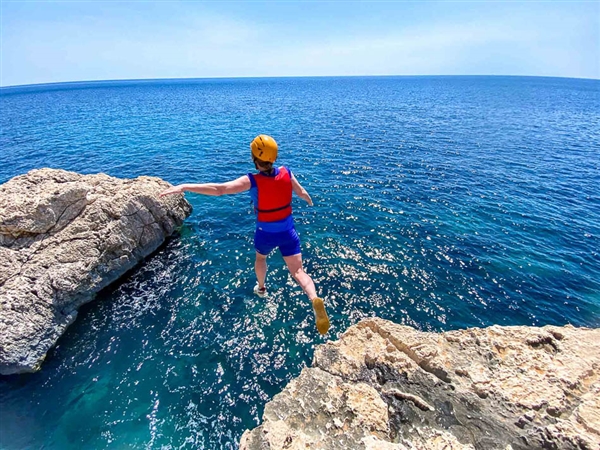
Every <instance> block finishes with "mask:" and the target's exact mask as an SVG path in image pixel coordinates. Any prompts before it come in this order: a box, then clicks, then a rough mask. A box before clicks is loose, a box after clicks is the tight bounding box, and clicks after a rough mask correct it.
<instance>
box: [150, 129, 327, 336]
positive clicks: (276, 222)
mask: <svg viewBox="0 0 600 450" xmlns="http://www.w3.org/2000/svg"><path fill="white" fill-rule="evenodd" d="M250 149H251V152H252V161H253V162H254V167H255V168H256V170H258V173H248V174H247V175H244V176H242V177H240V178H238V179H236V180H232V181H228V182H226V183H202V184H180V185H178V186H173V187H171V188H169V189H167V190H166V191H163V192H161V193H160V197H163V196H165V195H171V194H181V193H183V192H186V191H188V192H195V193H197V194H202V195H213V196H220V195H228V194H238V193H240V192H244V191H248V190H249V191H250V196H251V198H252V202H253V204H254V212H255V213H256V231H255V233H254V248H255V250H256V261H255V262H254V270H255V272H256V278H257V280H258V283H257V284H256V286H255V288H254V293H255V294H257V295H258V296H259V297H265V296H266V295H267V287H266V285H265V278H266V276H267V256H268V255H269V253H271V251H272V250H274V249H275V248H279V251H280V252H281V255H282V256H283V260H284V261H285V263H286V265H287V267H288V269H289V271H290V273H291V274H292V276H293V277H294V279H295V280H296V281H297V282H298V284H299V285H300V286H301V287H302V290H303V291H304V293H305V294H306V295H307V296H308V299H309V300H310V301H311V302H312V305H313V309H314V311H315V319H316V325H317V330H319V333H321V334H325V333H327V331H328V330H329V318H328V317H327V312H326V311H325V305H324V303H323V299H322V298H320V297H319V296H318V295H317V291H316V288H315V283H314V282H313V280H312V278H311V277H310V276H309V275H308V274H307V273H306V272H305V271H304V268H303V267H302V252H301V249H300V238H299V237H298V233H296V228H295V227H294V218H293V216H292V192H294V193H296V195H298V197H300V198H301V199H302V200H304V201H306V202H307V203H308V204H309V205H310V206H312V205H313V202H312V199H311V198H310V195H308V192H306V189H304V188H303V187H302V186H301V185H300V183H299V182H298V180H297V179H296V177H295V176H294V175H293V174H292V172H291V170H290V169H289V168H288V167H286V166H281V167H273V163H274V162H275V160H276V159H277V152H278V146H277V142H275V139H273V138H272V137H271V136H267V135H266V134H261V135H259V136H257V137H256V138H254V140H253V141H252V142H251V143H250Z"/></svg>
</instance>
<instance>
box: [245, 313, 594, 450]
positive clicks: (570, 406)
mask: <svg viewBox="0 0 600 450" xmlns="http://www.w3.org/2000/svg"><path fill="white" fill-rule="evenodd" d="M240 448H241V450H258V449H261V450H264V449H306V448H311V449H340V450H341V449H373V450H375V449H382V450H392V449H396V450H400V449H402V450H404V449H423V450H426V449H431V450H433V449H448V450H450V449H486V450H487V449H502V450H506V449H513V450H516V449H525V448H544V449H557V450H558V449H561V450H562V449H580V450H582V449H589V450H596V449H598V448H600V329H595V330H591V329H586V328H573V327H571V326H567V327H553V326H546V327H543V328H536V327H524V326H517V327H500V326H493V327H489V328H485V329H467V330H459V331H449V332H445V333H426V332H420V331H417V330H415V329H413V328H410V327H406V326H400V325H396V324H394V323H391V322H388V321H385V320H382V319H377V318H373V319H366V320H363V321H362V322H360V323H359V324H357V325H355V326H353V327H351V328H349V329H348V331H347V332H346V333H344V335H343V336H342V337H341V339H340V340H339V341H336V342H329V343H327V344H324V345H320V346H319V347H318V348H317V349H316V352H315V356H314V361H313V367H311V368H306V369H304V370H303V371H302V373H301V374H300V376H299V377H298V378H296V379H295V380H292V381H291V382H290V383H289V384H288V386H287V387H286V388H285V389H284V390H283V392H281V393H280V394H278V395H276V396H275V397H274V398H273V400H272V401H270V402H269V403H268V404H267V405H266V407H265V411H264V415H263V423H262V425H260V426H259V427H257V428H255V429H254V430H252V431H246V432H245V433H244V435H243V436H242V439H241V444H240Z"/></svg>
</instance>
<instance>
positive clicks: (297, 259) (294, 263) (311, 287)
mask: <svg viewBox="0 0 600 450" xmlns="http://www.w3.org/2000/svg"><path fill="white" fill-rule="evenodd" d="M283 260H284V261H285V263H286V264H287V267H288V269H289V271H290V273H291V274H292V276H293V277H294V279H295V280H296V282H297V283H298V284H299V285H300V287H301V288H302V290H303V291H304V293H305V294H306V295H307V296H308V299H309V300H312V299H313V298H316V297H317V290H316V289H315V283H313V280H312V278H311V277H309V276H308V274H307V273H306V272H305V271H304V269H303V268H302V253H298V254H297V255H292V256H284V257H283Z"/></svg>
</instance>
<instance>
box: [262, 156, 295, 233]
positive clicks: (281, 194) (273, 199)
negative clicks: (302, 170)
mask: <svg viewBox="0 0 600 450" xmlns="http://www.w3.org/2000/svg"><path fill="white" fill-rule="evenodd" d="M253 176H254V181H256V189H257V191H258V202H257V204H256V205H254V209H255V211H256V213H257V216H258V217H257V219H258V221H259V222H277V221H279V220H283V219H285V218H287V217H288V216H289V215H290V214H292V177H291V176H290V173H289V172H288V170H287V169H286V168H285V167H280V168H279V173H278V174H277V175H276V176H274V177H267V176H265V175H261V174H253Z"/></svg>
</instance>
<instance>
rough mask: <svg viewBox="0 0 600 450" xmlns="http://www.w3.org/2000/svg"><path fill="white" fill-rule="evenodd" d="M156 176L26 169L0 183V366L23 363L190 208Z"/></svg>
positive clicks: (35, 363)
mask: <svg viewBox="0 0 600 450" xmlns="http://www.w3.org/2000/svg"><path fill="white" fill-rule="evenodd" d="M169 186H170V185H169V184H168V183H167V182H165V181H162V180H161V179H159V178H151V177H139V178H136V179H133V180H124V179H117V178H113V177H110V176H108V175H104V174H98V175H80V174H77V173H73V172H66V171H63V170H54V169H41V170H33V171H31V172H29V173H28V174H26V175H22V176H18V177H15V178H13V179H12V180H10V181H8V182H7V183H5V184H3V185H1V186H0V329H1V330H2V333H1V334H0V374H4V375H6V374H12V373H21V372H31V371H35V370H37V369H38V368H39V366H40V364H41V362H42V361H43V359H44V357H45V355H46V352H47V351H48V350H49V349H50V348H51V347H52V346H53V345H54V344H55V343H56V340H57V339H58V338H59V337H60V336H61V335H62V333H63V332H64V331H65V329H66V328H67V327H68V326H69V325H70V324H71V323H72V322H73V321H74V320H75V317H76V316H77V309H78V308H79V307H80V306H81V305H82V304H84V303H87V302H89V301H90V300H92V299H93V297H94V295H95V294H96V293H97V292H98V291H99V290H101V289H102V288H104V287H106V286H107V285H109V284H110V283H112V282H113V281H115V280H117V279H118V278H119V277H120V276H121V275H123V274H124V273H125V272H127V271H128V270H130V269H131V268H133V267H134V266H135V265H136V264H138V263H139V262H140V261H141V260H142V259H143V258H144V257H146V256H148V255H149V254H150V253H152V252H153V251H154V250H156V249H157V248H158V247H159V246H160V245H161V244H162V243H163V242H164V240H165V238H166V237H167V236H169V235H170V234H171V233H173V231H174V230H175V228H176V227H177V226H179V225H180V224H181V223H182V222H183V220H184V219H185V218H186V217H187V216H188V215H189V214H190V212H191V206H190V204H189V203H188V202H187V201H186V200H185V199H184V198H183V196H182V195H177V196H167V197H163V198H160V199H159V198H158V194H159V193H160V192H161V191H162V190H164V189H166V188H167V187H169Z"/></svg>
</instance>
